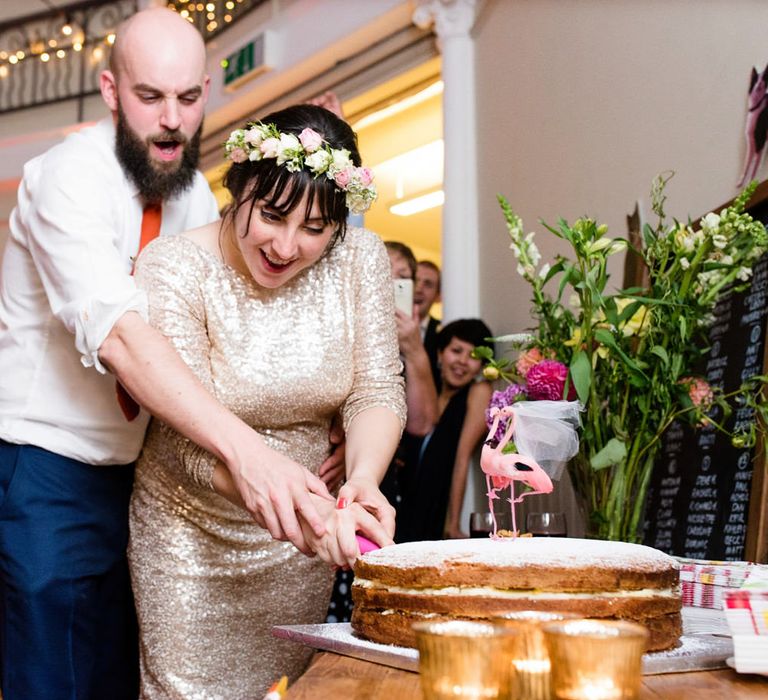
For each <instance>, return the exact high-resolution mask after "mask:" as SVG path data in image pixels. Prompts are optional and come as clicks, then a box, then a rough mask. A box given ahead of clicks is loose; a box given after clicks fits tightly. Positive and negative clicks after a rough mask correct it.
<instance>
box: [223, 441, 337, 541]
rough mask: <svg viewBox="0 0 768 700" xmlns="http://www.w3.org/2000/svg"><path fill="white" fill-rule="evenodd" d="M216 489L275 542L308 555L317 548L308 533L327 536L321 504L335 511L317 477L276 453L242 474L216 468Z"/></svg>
mask: <svg viewBox="0 0 768 700" xmlns="http://www.w3.org/2000/svg"><path fill="white" fill-rule="evenodd" d="M267 461H268V465H267V466H265V463H266V462H267ZM213 487H214V489H215V490H216V491H217V492H218V493H219V494H221V495H222V496H224V497H225V498H227V499H228V500H230V501H232V502H233V503H236V504H238V505H240V506H242V507H243V508H245V509H246V510H247V511H248V512H249V513H250V514H251V516H252V517H253V519H254V520H255V521H256V522H257V523H258V524H259V525H260V526H261V527H263V528H266V529H267V530H269V533H270V534H271V535H272V537H274V538H275V539H276V540H288V541H290V542H292V543H293V544H294V545H295V546H296V547H297V548H298V549H299V550H300V551H302V552H303V553H304V554H308V555H311V554H312V552H313V551H314V549H313V548H312V547H311V545H310V544H309V542H308V540H307V537H306V532H307V531H309V532H312V534H313V537H322V536H323V534H324V533H325V525H324V521H325V519H326V516H324V515H323V514H322V513H321V512H320V508H319V505H320V504H326V506H327V508H330V509H332V508H333V507H334V504H335V501H334V499H333V497H332V496H331V495H330V493H329V492H328V489H327V488H326V486H325V484H324V483H323V482H322V481H321V480H320V479H319V478H318V477H316V476H315V475H314V474H312V473H311V472H310V471H308V470H307V469H305V468H304V467H302V466H301V465H300V464H298V463H296V462H294V461H293V460H292V459H289V458H288V457H286V456H285V455H282V454H280V453H279V452H276V451H274V450H269V454H268V455H267V457H266V458H263V457H262V459H261V460H260V461H256V460H254V461H252V462H250V463H248V464H247V465H245V466H243V467H242V469H241V470H240V471H239V472H235V471H233V470H229V469H227V468H226V467H225V466H224V465H223V464H221V463H219V464H218V465H217V466H216V468H215V469H214V474H213Z"/></svg>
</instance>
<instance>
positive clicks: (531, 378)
mask: <svg viewBox="0 0 768 700" xmlns="http://www.w3.org/2000/svg"><path fill="white" fill-rule="evenodd" d="M567 378H568V368H567V367H566V366H565V365H564V364H563V363H562V362H558V361H557V360H542V361H541V362H539V363H538V364H536V365H534V366H533V367H531V368H530V369H529V370H528V374H527V375H526V377H525V380H526V383H527V385H528V398H529V399H531V400H533V401H561V400H562V399H563V391H564V390H565V382H566V379H567ZM575 398H576V390H575V389H574V387H573V383H571V385H570V387H569V389H568V400H569V401H573V399H575Z"/></svg>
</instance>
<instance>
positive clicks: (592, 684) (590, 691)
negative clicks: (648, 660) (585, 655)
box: [557, 678, 622, 700]
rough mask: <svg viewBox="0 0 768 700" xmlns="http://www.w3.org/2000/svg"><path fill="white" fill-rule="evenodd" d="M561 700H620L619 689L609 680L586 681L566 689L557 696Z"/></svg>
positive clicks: (620, 693)
mask: <svg viewBox="0 0 768 700" xmlns="http://www.w3.org/2000/svg"><path fill="white" fill-rule="evenodd" d="M557 697H558V698H562V700H620V698H621V697H622V691H621V688H617V687H616V686H615V685H614V683H613V680H611V679H610V678H602V679H600V678H596V679H593V680H586V681H584V682H582V683H581V684H580V685H579V686H577V687H575V688H566V689H565V690H563V691H562V692H560V693H559V694H558V695H557Z"/></svg>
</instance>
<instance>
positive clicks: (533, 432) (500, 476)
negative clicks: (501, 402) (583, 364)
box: [480, 401, 582, 536]
mask: <svg viewBox="0 0 768 700" xmlns="http://www.w3.org/2000/svg"><path fill="white" fill-rule="evenodd" d="M581 411H582V406H581V404H580V403H579V402H578V401H518V402H516V403H513V404H510V405H508V406H504V407H503V408H497V407H494V408H492V409H491V414H490V417H491V420H492V421H493V423H492V424H491V428H490V430H489V431H488V436H487V438H486V440H485V443H484V444H483V449H482V453H481V456H480V468H481V469H482V470H483V472H484V473H485V481H486V484H487V487H488V492H487V496H488V507H489V509H490V511H491V517H492V519H493V534H494V536H495V535H496V516H495V514H494V508H493V501H494V500H496V499H497V498H499V495H498V493H499V491H501V490H502V489H505V488H509V490H510V494H509V498H508V499H507V500H508V501H509V504H510V509H511V512H512V530H513V532H514V533H515V534H517V521H516V516H515V505H516V504H517V503H520V502H521V501H522V500H523V498H525V497H526V496H532V495H534V494H536V493H551V492H552V488H553V487H552V480H553V479H554V480H555V481H557V480H558V479H559V478H560V476H561V475H562V473H563V469H564V468H565V464H566V462H567V461H568V460H569V459H571V458H572V457H573V456H574V455H575V454H576V453H577V452H578V450H579V436H578V432H577V431H578V428H579V426H580V425H581V421H580V418H579V414H580V412H581ZM505 419H506V420H507V426H506V429H505V430H504V435H503V437H502V438H501V439H500V440H497V438H496V435H497V432H498V430H499V425H500V424H501V421H502V420H505ZM513 439H514V443H513V444H514V447H515V449H516V450H518V452H506V453H505V452H504V448H505V447H506V446H507V445H508V444H509V443H510V442H511V441H512V440H513ZM516 481H519V482H522V483H523V484H525V485H526V486H528V487H530V488H531V490H530V491H525V492H523V493H521V494H520V495H519V496H517V497H516V496H515V482H516Z"/></svg>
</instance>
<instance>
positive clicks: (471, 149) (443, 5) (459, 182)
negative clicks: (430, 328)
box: [413, 0, 480, 321]
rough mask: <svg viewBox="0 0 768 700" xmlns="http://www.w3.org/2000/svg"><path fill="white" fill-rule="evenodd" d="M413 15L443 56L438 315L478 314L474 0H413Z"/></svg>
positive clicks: (448, 319) (450, 318)
mask: <svg viewBox="0 0 768 700" xmlns="http://www.w3.org/2000/svg"><path fill="white" fill-rule="evenodd" d="M417 3H418V6H417V8H416V10H415V12H414V13H413V21H414V23H415V24H416V25H417V26H419V27H422V28H424V27H429V26H431V25H433V24H434V28H435V32H436V34H437V37H438V46H439V47H440V51H441V53H442V59H443V83H444V86H445V87H444V91H443V132H444V133H443V141H444V144H445V158H444V166H443V167H444V174H443V188H444V191H445V204H444V205H443V232H442V248H443V250H442V261H443V283H442V300H443V320H444V321H446V320H447V321H450V320H453V319H456V318H465V317H468V316H479V315H480V294H479V280H480V272H479V264H480V263H479V244H478V206H477V154H476V151H477V129H476V120H475V49H474V43H473V39H472V37H471V36H470V30H471V29H472V26H473V25H474V22H475V17H476V14H477V7H478V5H479V2H478V0H417Z"/></svg>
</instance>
